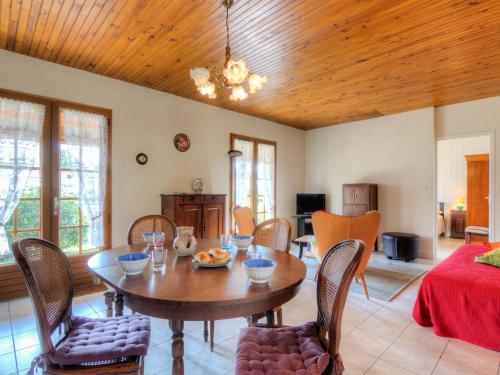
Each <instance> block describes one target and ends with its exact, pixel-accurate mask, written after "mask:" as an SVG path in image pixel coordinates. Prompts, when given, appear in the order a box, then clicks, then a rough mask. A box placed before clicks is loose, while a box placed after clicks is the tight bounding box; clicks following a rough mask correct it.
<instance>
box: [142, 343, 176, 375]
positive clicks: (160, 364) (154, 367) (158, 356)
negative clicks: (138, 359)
mask: <svg viewBox="0 0 500 375" xmlns="http://www.w3.org/2000/svg"><path fill="white" fill-rule="evenodd" d="M171 368H172V349H171V343H170V342H168V343H163V344H160V345H156V346H154V347H152V348H150V349H149V352H148V355H147V356H146V358H145V360H144V373H145V375H152V374H159V373H165V374H168V373H169V370H170V369H171Z"/></svg>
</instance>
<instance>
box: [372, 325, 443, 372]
mask: <svg viewBox="0 0 500 375" xmlns="http://www.w3.org/2000/svg"><path fill="white" fill-rule="evenodd" d="M419 328H421V327H419ZM447 342H448V339H445V338H441V337H437V336H434V334H433V333H432V332H429V331H428V330H426V329H424V328H421V329H415V327H413V326H411V325H410V326H409V327H408V329H406V330H405V331H404V333H403V334H402V335H401V336H399V337H398V338H397V339H396V341H395V342H394V343H393V344H392V345H391V346H390V347H389V349H387V351H386V352H385V353H384V354H383V355H382V357H381V359H383V360H384V361H386V362H389V363H391V364H393V365H396V366H398V367H401V368H404V369H406V370H410V371H412V372H414V373H416V374H422V375H423V374H431V373H432V371H433V370H434V367H435V366H436V364H437V362H438V361H439V358H440V357H441V354H442V353H443V351H444V349H445V347H446V344H447Z"/></svg>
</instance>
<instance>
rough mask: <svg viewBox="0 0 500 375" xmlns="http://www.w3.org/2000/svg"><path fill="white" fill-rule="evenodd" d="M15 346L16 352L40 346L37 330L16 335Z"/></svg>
mask: <svg viewBox="0 0 500 375" xmlns="http://www.w3.org/2000/svg"><path fill="white" fill-rule="evenodd" d="M14 345H15V349H16V350H21V349H25V348H29V347H31V346H35V345H39V341H38V332H37V330H36V329H35V330H31V331H26V332H22V333H19V334H17V335H14Z"/></svg>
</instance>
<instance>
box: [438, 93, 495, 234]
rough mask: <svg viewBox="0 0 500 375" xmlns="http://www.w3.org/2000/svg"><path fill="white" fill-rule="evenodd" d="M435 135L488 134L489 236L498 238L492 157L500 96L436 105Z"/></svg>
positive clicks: (493, 161)
mask: <svg viewBox="0 0 500 375" xmlns="http://www.w3.org/2000/svg"><path fill="white" fill-rule="evenodd" d="M435 121H436V137H437V138H438V139H439V138H448V137H467V136H470V135H477V134H490V135H491V136H492V138H493V139H492V144H493V146H494V148H493V149H492V150H491V153H490V162H491V164H492V166H493V171H492V172H493V173H491V177H492V178H491V184H492V185H493V187H494V189H490V211H491V208H492V209H493V211H492V212H493V215H490V229H491V230H490V236H491V238H490V239H491V240H497V239H498V238H500V182H499V180H498V176H500V160H499V159H498V158H496V157H495V153H496V152H497V151H496V150H500V137H498V134H497V133H498V131H499V130H500V97H498V96H497V97H493V98H488V99H482V100H475V101H472V102H467V103H460V104H454V105H448V106H444V107H439V108H436V115H435Z"/></svg>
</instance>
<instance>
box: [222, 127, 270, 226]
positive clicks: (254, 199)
mask: <svg viewBox="0 0 500 375" xmlns="http://www.w3.org/2000/svg"><path fill="white" fill-rule="evenodd" d="M237 139H239V140H242V141H247V142H252V143H253V159H252V189H251V191H252V198H251V201H252V207H250V208H251V209H252V212H253V213H254V216H255V218H257V214H258V212H257V208H258V186H257V185H258V160H259V150H258V149H259V144H265V145H271V146H274V217H276V212H277V206H278V195H277V191H278V189H277V186H278V183H277V181H278V142H276V141H270V140H267V139H262V138H255V137H250V136H246V135H242V134H236V133H230V134H229V149H230V150H234V149H235V141H236V140H237ZM234 169H235V159H234V158H230V160H229V225H230V228H231V229H230V231H231V233H232V232H233V231H234V222H233V221H234V219H233V214H232V212H233V208H234V179H233V176H234V174H235V171H234Z"/></svg>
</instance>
